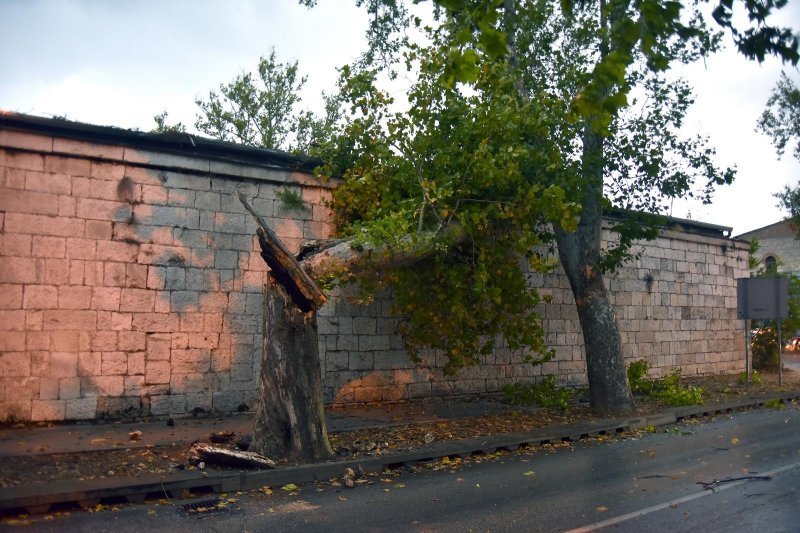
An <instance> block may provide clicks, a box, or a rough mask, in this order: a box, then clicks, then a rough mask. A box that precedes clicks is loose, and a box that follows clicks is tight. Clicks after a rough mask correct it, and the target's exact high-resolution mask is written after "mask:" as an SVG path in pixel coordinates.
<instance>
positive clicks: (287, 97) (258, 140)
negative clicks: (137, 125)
mask: <svg viewBox="0 0 800 533" xmlns="http://www.w3.org/2000/svg"><path fill="white" fill-rule="evenodd" d="M306 79H307V78H306V76H300V75H299V74H298V63H297V61H295V62H294V63H281V62H280V61H278V59H277V57H276V55H275V51H274V50H273V51H271V52H270V54H269V56H267V57H262V58H260V59H259V62H258V68H257V72H256V73H253V72H245V73H242V74H239V75H238V76H236V77H235V78H234V80H233V81H232V82H230V83H228V84H220V86H219V92H217V91H209V93H208V98H207V99H205V100H204V99H202V98H201V99H198V100H196V101H195V103H196V104H197V106H198V107H199V111H198V113H197V117H196V120H195V124H194V126H195V128H196V129H197V130H198V131H199V132H200V133H203V134H205V135H208V136H210V137H213V138H215V139H219V140H222V141H231V142H235V143H239V144H246V145H249V146H257V147H260V148H269V149H273V150H286V151H291V152H300V153H305V154H308V153H309V152H313V151H314V150H315V148H316V146H317V145H318V143H321V142H323V141H325V140H326V139H327V138H328V136H329V135H330V131H331V129H332V127H333V124H334V123H336V121H337V120H339V117H340V114H341V112H340V109H339V100H338V98H337V97H336V96H335V95H334V96H332V95H326V94H324V93H323V95H322V98H323V101H324V105H325V110H324V115H323V116H321V117H319V116H317V115H315V114H314V113H313V112H311V111H308V110H304V109H300V104H301V102H302V99H301V96H300V92H301V91H302V89H303V86H304V85H305V83H306ZM167 117H168V114H167V112H166V111H164V112H162V113H160V114H158V115H156V116H154V117H153V120H154V121H155V123H156V127H155V128H154V129H153V131H154V132H156V133H186V126H185V125H184V124H182V123H181V122H178V123H176V124H169V123H168V122H167Z"/></svg>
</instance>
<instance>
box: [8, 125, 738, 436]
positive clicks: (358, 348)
mask: <svg viewBox="0 0 800 533" xmlns="http://www.w3.org/2000/svg"><path fill="white" fill-rule="evenodd" d="M286 189H289V190H292V191H296V192H298V193H300V194H301V195H302V197H303V199H304V202H305V205H306V208H305V209H302V210H287V209H285V208H284V206H283V203H282V202H281V200H280V199H279V193H280V192H281V191H283V190H286ZM239 190H243V191H244V192H246V194H247V195H248V196H249V197H251V198H254V200H253V204H254V206H255V208H256V209H257V210H258V211H259V212H260V213H261V214H262V215H263V216H264V217H265V218H266V220H267V221H268V222H269V223H270V224H271V225H272V227H273V228H274V229H275V230H276V233H277V234H278V236H279V237H280V238H281V239H282V240H283V241H284V242H285V243H286V244H287V245H288V246H289V248H290V249H293V250H296V249H297V248H298V246H299V244H300V242H301V241H302V240H305V239H311V238H321V237H325V236H327V235H328V232H329V230H330V227H329V224H328V221H329V220H330V217H329V212H328V210H327V209H326V207H325V201H326V199H327V198H329V194H330V185H329V184H326V183H320V182H318V181H317V180H315V179H314V178H313V177H312V176H310V175H309V174H305V173H301V172H292V171H288V170H282V169H276V168H268V167H267V166H260V165H256V164H248V165H243V164H237V163H233V162H229V161H225V160H221V159H219V158H213V157H203V156H202V155H200V156H191V157H190V156H181V155H175V154H171V153H162V152H156V151H145V150H142V149H137V148H131V147H127V146H118V145H114V144H97V143H89V142H83V141H78V140H72V139H67V138H63V137H60V136H47V135H40V134H32V133H27V132H21V131H15V130H10V129H0V421H2V420H10V419H15V420H62V419H94V418H128V417H144V416H166V415H173V416H180V415H186V414H189V413H193V412H194V413H197V412H218V413H226V412H233V411H236V410H239V409H244V408H245V407H252V406H253V404H254V401H255V396H256V386H257V385H256V384H257V380H256V374H257V371H258V367H259V358H260V352H261V345H262V329H263V328H262V323H261V318H262V305H263V297H262V287H263V281H264V275H265V271H266V266H265V264H264V261H263V260H262V258H261V257H260V255H259V253H258V251H257V250H258V243H257V241H256V239H255V237H254V235H255V229H256V227H255V223H254V222H253V220H252V219H251V217H250V216H249V215H248V214H247V213H246V212H245V211H244V208H243V207H242V206H241V204H240V202H239V200H238V199H237V198H236V192H237V191H239ZM643 250H644V254H643V256H642V257H641V259H639V260H638V261H637V262H636V263H635V264H632V265H631V266H628V267H626V268H624V269H622V270H621V271H620V272H619V274H618V275H617V276H614V277H611V278H610V281H609V285H610V288H611V290H612V291H613V292H614V301H615V304H616V311H617V317H618V319H619V322H620V327H621V329H622V335H623V341H624V342H625V355H626V356H627V357H629V358H631V359H638V358H641V357H644V358H647V359H648V360H649V361H650V362H651V364H652V365H653V367H654V368H655V371H656V372H657V373H664V372H667V371H669V370H670V369H671V368H673V367H674V366H679V367H680V368H682V369H683V371H684V373H685V374H707V373H717V372H731V371H738V370H741V369H742V368H743V341H742V335H741V332H740V331H739V330H740V329H741V328H740V325H739V324H738V322H737V321H736V320H735V307H736V305H735V292H736V288H735V285H736V282H735V278H737V277H743V276H746V275H747V272H746V252H745V251H744V249H743V247H742V244H741V243H738V242H735V241H730V240H728V239H721V238H709V237H701V236H693V235H688V234H684V233H669V232H668V233H665V234H664V235H663V236H662V237H660V238H659V239H658V240H657V241H655V243H653V244H651V245H648V246H647V247H645V248H643ZM647 274H651V275H652V277H653V281H652V283H648V282H646V281H644V279H645V278H646V277H647ZM530 278H531V282H532V283H534V284H535V285H537V286H539V287H542V290H543V292H545V293H549V294H551V295H552V297H553V300H552V303H551V304H547V305H544V306H543V307H542V309H541V312H542V315H543V317H544V320H545V326H546V331H547V336H548V341H549V343H550V344H551V345H552V346H554V347H555V349H556V352H557V357H556V358H555V359H554V360H552V361H550V362H548V363H546V364H545V365H542V366H539V367H533V366H531V365H529V364H527V363H524V362H522V360H521V357H520V354H515V353H512V352H511V351H510V350H509V349H508V348H506V347H503V346H502V345H501V346H500V348H498V350H497V351H496V352H495V353H494V354H492V355H491V356H490V357H488V358H486V361H485V363H486V364H485V365H482V366H480V367H474V368H468V369H464V370H462V371H461V372H459V374H458V375H457V376H454V377H445V376H444V375H443V373H442V371H441V368H442V366H443V364H444V361H443V360H442V356H441V354H436V353H429V354H426V356H425V358H424V361H423V364H421V365H414V364H412V363H411V362H410V361H409V359H408V356H407V355H406V353H405V352H404V350H403V342H402V339H401V338H400V337H399V336H398V335H396V334H395V328H396V324H397V320H398V318H397V317H395V316H393V315H392V311H391V299H390V295H387V294H384V295H379V296H378V297H376V298H375V300H374V301H372V302H371V303H369V304H367V305H362V304H358V303H354V302H353V299H354V297H355V296H356V294H355V292H354V291H353V290H352V288H344V289H340V290H339V291H337V292H336V293H334V294H333V295H332V297H331V299H330V301H329V303H328V304H327V305H326V306H325V307H324V308H323V309H322V310H320V312H319V334H320V337H319V340H320V349H321V350H320V351H321V364H322V368H323V376H324V386H325V394H326V400H327V401H328V402H329V403H336V404H347V403H352V402H366V401H374V400H402V399H409V398H417V397H424V396H430V395H446V394H453V393H474V392H493V391H497V390H499V389H500V388H501V386H502V385H503V384H505V383H509V382H515V381H529V380H533V379H536V378H537V377H538V376H541V375H546V374H554V375H556V376H557V377H558V378H559V380H560V381H561V382H562V383H569V384H582V383H585V379H586V378H585V364H584V358H583V346H582V338H581V334H580V326H579V324H578V320H577V315H576V312H575V307H574V303H573V300H572V296H571V293H570V291H569V287H568V284H567V282H566V279H565V277H564V276H563V274H561V273H552V274H547V275H542V274H531V275H530Z"/></svg>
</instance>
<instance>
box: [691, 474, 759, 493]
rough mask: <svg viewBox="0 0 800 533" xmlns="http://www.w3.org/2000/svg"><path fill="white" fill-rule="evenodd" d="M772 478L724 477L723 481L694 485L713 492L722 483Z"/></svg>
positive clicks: (699, 482)
mask: <svg viewBox="0 0 800 533" xmlns="http://www.w3.org/2000/svg"><path fill="white" fill-rule="evenodd" d="M771 480H772V476H741V477H726V478H724V479H714V480H711V481H698V482H697V483H695V485H702V486H703V490H710V491H711V492H714V489H716V488H717V487H719V486H720V485H722V484H723V483H733V482H734V481H771Z"/></svg>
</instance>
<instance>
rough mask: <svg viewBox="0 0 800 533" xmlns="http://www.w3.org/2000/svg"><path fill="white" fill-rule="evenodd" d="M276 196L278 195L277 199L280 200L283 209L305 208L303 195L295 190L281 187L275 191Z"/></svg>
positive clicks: (295, 209) (297, 209) (298, 209)
mask: <svg viewBox="0 0 800 533" xmlns="http://www.w3.org/2000/svg"><path fill="white" fill-rule="evenodd" d="M276 196H277V197H278V200H280V201H281V205H282V206H283V208H284V209H288V210H289V211H300V210H302V209H305V208H306V204H305V202H304V201H303V197H302V196H301V195H300V193H299V192H297V191H293V190H291V189H281V190H279V191H278V192H277V193H276Z"/></svg>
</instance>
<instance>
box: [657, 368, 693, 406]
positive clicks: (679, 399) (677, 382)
mask: <svg viewBox="0 0 800 533" xmlns="http://www.w3.org/2000/svg"><path fill="white" fill-rule="evenodd" d="M653 395H654V396H655V397H657V398H658V399H659V400H661V401H663V402H664V403H666V404H667V405H671V406H674V407H677V406H679V405H697V404H699V403H703V389H701V388H699V387H695V386H693V385H683V384H681V371H680V370H679V369H675V370H673V371H672V373H671V374H670V375H669V376H667V377H665V378H664V379H663V380H662V382H661V383H660V384H659V387H658V390H656V391H655V392H654V393H653Z"/></svg>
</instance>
